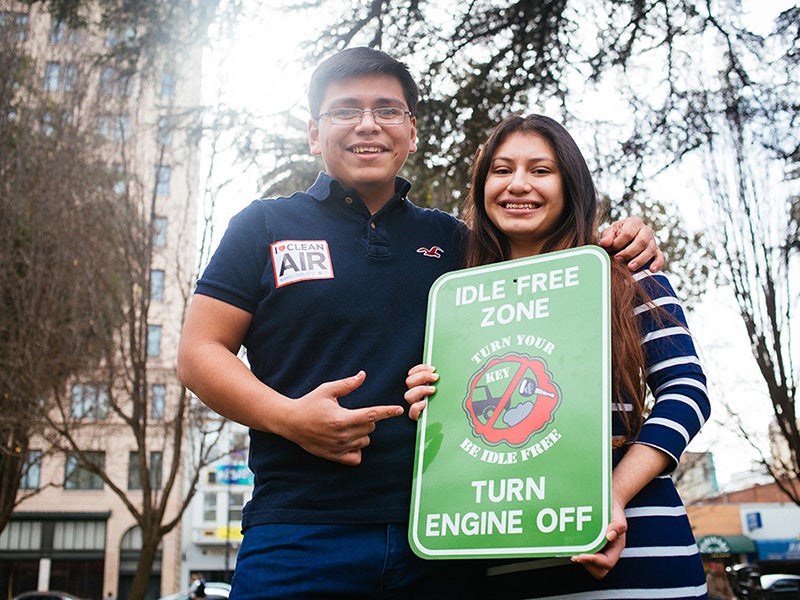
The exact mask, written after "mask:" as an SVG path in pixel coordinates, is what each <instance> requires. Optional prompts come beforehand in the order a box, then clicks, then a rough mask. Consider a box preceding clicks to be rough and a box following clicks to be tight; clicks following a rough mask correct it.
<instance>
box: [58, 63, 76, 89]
mask: <svg viewBox="0 0 800 600" xmlns="http://www.w3.org/2000/svg"><path fill="white" fill-rule="evenodd" d="M62 85H63V86H64V91H65V92H74V91H75V88H76V87H78V66H77V65H75V64H74V63H67V64H65V65H64V81H63V82H62Z"/></svg>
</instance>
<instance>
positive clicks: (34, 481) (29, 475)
mask: <svg viewBox="0 0 800 600" xmlns="http://www.w3.org/2000/svg"><path fill="white" fill-rule="evenodd" d="M41 473H42V451H41V450H29V451H28V455H27V456H26V457H25V464H23V465H22V477H21V478H20V481H19V487H20V489H21V490H38V489H39V478H40V477H41Z"/></svg>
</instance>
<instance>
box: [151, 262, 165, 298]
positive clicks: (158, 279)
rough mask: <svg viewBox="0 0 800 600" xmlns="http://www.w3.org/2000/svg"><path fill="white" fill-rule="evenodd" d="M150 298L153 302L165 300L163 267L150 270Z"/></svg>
mask: <svg viewBox="0 0 800 600" xmlns="http://www.w3.org/2000/svg"><path fill="white" fill-rule="evenodd" d="M150 300H152V301H153V302H163V301H164V271H162V270H161V269H153V270H151V271H150Z"/></svg>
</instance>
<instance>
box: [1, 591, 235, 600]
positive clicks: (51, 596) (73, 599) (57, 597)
mask: <svg viewBox="0 0 800 600" xmlns="http://www.w3.org/2000/svg"><path fill="white" fill-rule="evenodd" d="M226 598H227V596H226ZM13 600H81V599H80V598H78V597H77V596H74V595H72V594H68V593H67V592H56V591H52V590H51V591H48V592H24V593H22V594H19V595H17V596H14V598H13Z"/></svg>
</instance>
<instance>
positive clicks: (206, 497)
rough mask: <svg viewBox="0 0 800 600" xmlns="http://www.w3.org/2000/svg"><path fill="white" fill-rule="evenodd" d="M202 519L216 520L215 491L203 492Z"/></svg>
mask: <svg viewBox="0 0 800 600" xmlns="http://www.w3.org/2000/svg"><path fill="white" fill-rule="evenodd" d="M203 521H207V522H216V521H217V493H216V492H206V493H205V494H203Z"/></svg>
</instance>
